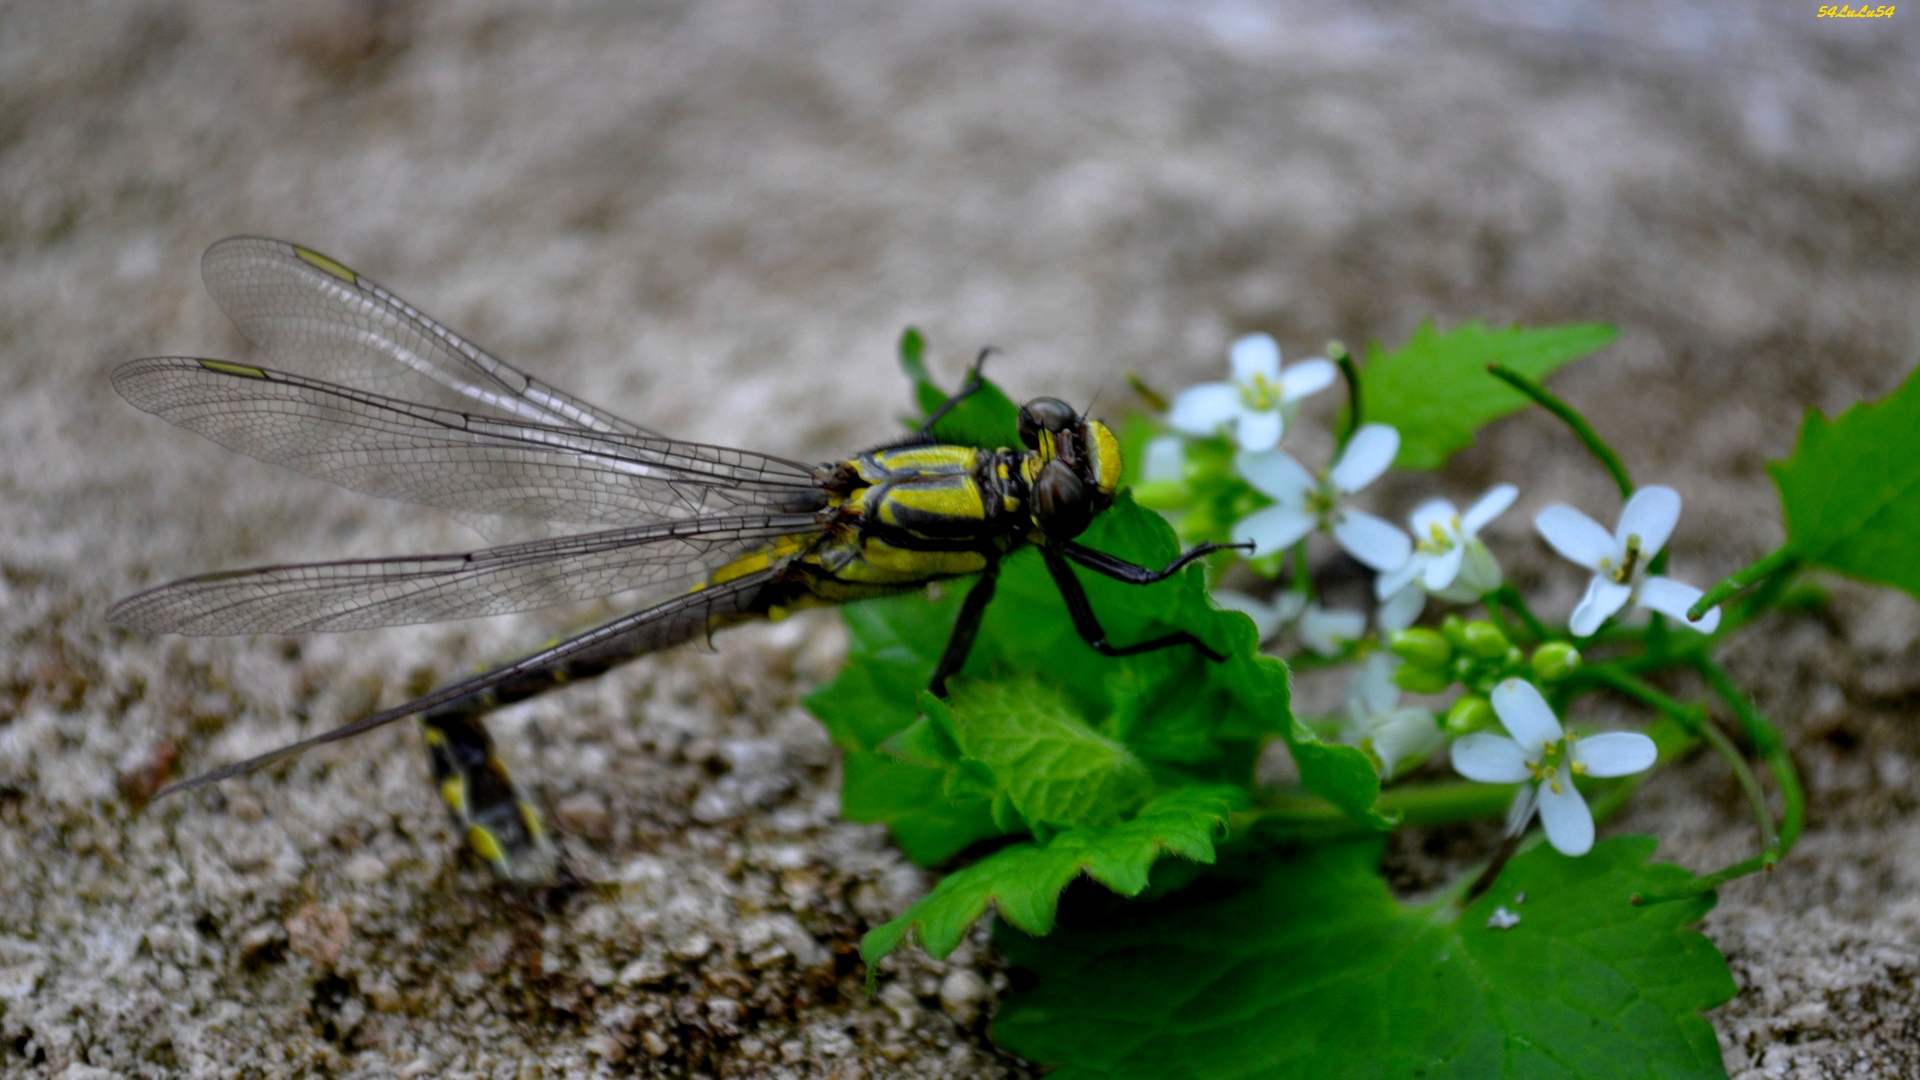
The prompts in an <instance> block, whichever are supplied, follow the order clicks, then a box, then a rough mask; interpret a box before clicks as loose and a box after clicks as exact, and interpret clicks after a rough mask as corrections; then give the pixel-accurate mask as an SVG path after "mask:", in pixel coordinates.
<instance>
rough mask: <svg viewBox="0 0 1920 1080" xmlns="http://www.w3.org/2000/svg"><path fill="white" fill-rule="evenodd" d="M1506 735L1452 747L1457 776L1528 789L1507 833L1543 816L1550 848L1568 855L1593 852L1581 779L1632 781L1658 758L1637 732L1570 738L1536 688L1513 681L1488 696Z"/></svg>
mask: <svg viewBox="0 0 1920 1080" xmlns="http://www.w3.org/2000/svg"><path fill="white" fill-rule="evenodd" d="M1490 698H1491V700H1492V702H1493V712H1494V715H1496V716H1498V717H1499V718H1500V726H1502V727H1504V728H1506V729H1507V733H1508V734H1509V735H1512V736H1513V737H1512V738H1507V737H1506V735H1493V734H1490V733H1488V732H1484V731H1482V732H1477V733H1475V734H1472V735H1468V736H1465V737H1463V738H1461V739H1460V740H1459V741H1457V742H1455V743H1454V744H1453V768H1454V771H1455V772H1457V773H1459V774H1460V775H1461V776H1464V777H1466V778H1467V779H1469V780H1478V781H1480V782H1481V783H1484V784H1523V785H1525V786H1524V787H1522V788H1521V789H1520V791H1519V793H1518V794H1516V795H1515V796H1514V799H1513V806H1512V807H1511V808H1510V809H1509V810H1508V811H1507V832H1508V834H1509V835H1518V834H1519V833H1520V831H1521V830H1523V829H1525V828H1526V827H1527V822H1529V821H1531V820H1532V819H1533V813H1534V811H1535V810H1538V811H1539V812H1540V824H1541V825H1542V826H1544V827H1545V828H1546V830H1547V842H1548V843H1550V844H1552V845H1553V846H1554V848H1555V849H1556V850H1558V851H1559V852H1560V853H1561V854H1562V855H1585V854H1586V853H1587V852H1588V851H1590V850H1592V849H1593V812H1592V811H1591V810H1588V809H1587V800H1586V799H1584V798H1582V797H1581V796H1580V791H1579V789H1577V788H1575V787H1574V786H1573V778H1574V777H1576V776H1627V775H1630V774H1632V773H1637V772H1640V771H1641V770H1643V769H1646V768H1648V767H1649V766H1651V765H1652V764H1653V763H1654V761H1655V759H1657V758H1658V757H1659V756H1660V752H1659V750H1658V749H1657V748H1656V747H1655V746H1654V745H1653V740H1652V739H1649V738H1647V737H1646V736H1645V735H1642V734H1640V733H1639V732H1637V731H1609V732H1604V733H1602V734H1599V735H1589V736H1587V737H1586V738H1584V739H1576V738H1575V737H1574V736H1572V735H1568V734H1567V733H1566V732H1565V731H1564V730H1563V729H1562V728H1561V727H1560V721H1559V720H1558V719H1557V718H1556V717H1555V716H1554V715H1553V709H1552V708H1551V707H1549V706H1548V705H1547V699H1546V698H1544V697H1541V696H1540V691H1539V690H1538V689H1536V688H1535V687H1534V685H1533V684H1532V683H1530V682H1526V681H1524V680H1521V679H1508V680H1506V681H1505V682H1502V683H1501V684H1500V685H1499V686H1496V687H1494V688H1493V693H1492V694H1491V695H1490Z"/></svg>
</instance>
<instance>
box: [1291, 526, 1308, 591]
mask: <svg viewBox="0 0 1920 1080" xmlns="http://www.w3.org/2000/svg"><path fill="white" fill-rule="evenodd" d="M1293 591H1294V592H1297V593H1299V594H1300V595H1302V596H1304V597H1306V598H1307V599H1308V600H1312V599H1313V574H1312V573H1311V572H1309V571H1308V569H1307V540H1306V538H1305V537H1301V538H1300V542H1299V543H1297V544H1295V545H1293Z"/></svg>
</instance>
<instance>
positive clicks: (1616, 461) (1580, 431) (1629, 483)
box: [1487, 364, 1633, 499]
mask: <svg viewBox="0 0 1920 1080" xmlns="http://www.w3.org/2000/svg"><path fill="white" fill-rule="evenodd" d="M1487 370H1488V371H1490V372H1492V373H1493V375H1494V377H1495V378H1497V379H1500V380H1501V381H1503V382H1505V383H1506V384H1507V385H1509V386H1511V387H1513V388H1514V389H1515V390H1518V391H1520V392H1521V393H1523V394H1525V395H1527V396H1528V397H1530V398H1532V399H1533V400H1534V401H1535V402H1537V403H1538V404H1539V405H1540V407H1541V408H1543V409H1545V410H1547V411H1548V412H1550V413H1552V414H1553V415H1555V416H1557V417H1559V418H1560V420H1561V422H1562V423H1564V424H1566V425H1567V427H1569V428H1572V429H1573V433H1574V434H1575V435H1577V436H1579V437H1580V441H1581V442H1583V443H1586V444H1587V449H1588V450H1590V451H1592V453H1593V456H1594V457H1596V458H1599V459H1600V464H1602V465H1604V466H1606V469H1607V471H1608V472H1609V473H1612V474H1613V482H1614V483H1616V484H1618V485H1620V497H1621V498H1623V499H1627V498H1631V497H1632V496H1633V480H1632V478H1630V477H1628V476H1627V467H1626V466H1625V465H1623V464H1621V462H1620V455H1619V454H1616V453H1614V452H1613V447H1611V446H1608V445H1607V442H1606V440H1605V439H1602V438H1601V437H1600V433H1599V432H1597V431H1595V430H1593V425H1592V424H1589V423H1587V418H1586V417H1584V416H1581V415H1580V414H1579V413H1578V412H1576V411H1575V410H1574V408H1573V406H1571V405H1569V404H1567V403H1566V402H1564V401H1561V400H1560V399H1559V398H1557V397H1555V396H1553V394H1552V393H1551V392H1549V391H1548V390H1547V388H1546V387H1544V386H1541V385H1540V384H1539V383H1537V382H1534V381H1533V380H1532V379H1529V378H1527V377H1526V376H1525V375H1522V374H1520V373H1519V372H1517V371H1515V370H1513V369H1512V368H1510V367H1508V366H1506V365H1505V364H1488V365H1487Z"/></svg>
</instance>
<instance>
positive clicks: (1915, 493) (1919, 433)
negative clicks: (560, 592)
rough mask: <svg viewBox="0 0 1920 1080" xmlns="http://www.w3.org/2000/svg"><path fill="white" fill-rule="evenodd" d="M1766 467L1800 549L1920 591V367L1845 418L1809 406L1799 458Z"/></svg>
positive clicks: (1790, 541)
mask: <svg viewBox="0 0 1920 1080" xmlns="http://www.w3.org/2000/svg"><path fill="white" fill-rule="evenodd" d="M1767 471H1768V472H1770V473H1772V474H1773V482H1774V485H1775V486H1776V487H1778V488H1779V489H1780V502H1781V505H1782V506H1783V507H1784V508H1785V510H1786V518H1787V547H1788V549H1789V550H1790V551H1791V552H1792V553H1793V554H1795V555H1797V556H1798V557H1800V558H1801V559H1803V560H1806V561H1808V562H1816V563H1820V564H1823V565H1825V566H1829V567H1832V568H1833V569H1835V570H1838V571H1840V572H1841V573H1843V574H1850V575H1852V576H1854V577H1858V578H1864V579H1865V580H1868V581H1876V582H1880V583H1882V584H1886V585H1891V586H1893V587H1895V588H1898V589H1904V590H1906V591H1907V592H1909V593H1912V594H1913V595H1915V596H1920V372H1916V373H1914V374H1909V375H1908V376H1907V379H1906V381H1905V382H1903V383H1901V384H1900V387H1899V389H1897V390H1895V391H1894V392H1893V393H1891V394H1888V395H1887V396H1886V397H1884V398H1881V399H1880V400H1879V401H1875V402H1870V403H1862V404H1858V405H1855V406H1853V407H1852V408H1850V409H1848V410H1847V411H1846V412H1844V413H1842V414H1840V416H1839V417H1838V418H1837V419H1833V420H1828V419H1827V418H1826V417H1824V416H1822V415H1820V413H1819V412H1818V410H1814V409H1808V410H1807V415H1806V420H1805V422H1803V423H1802V424H1801V427H1800V442H1799V444H1798V445H1796V446H1795V447H1794V450H1793V456H1792V457H1790V458H1788V459H1787V460H1785V461H1777V462H1774V463H1772V464H1770V465H1768V466H1767Z"/></svg>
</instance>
